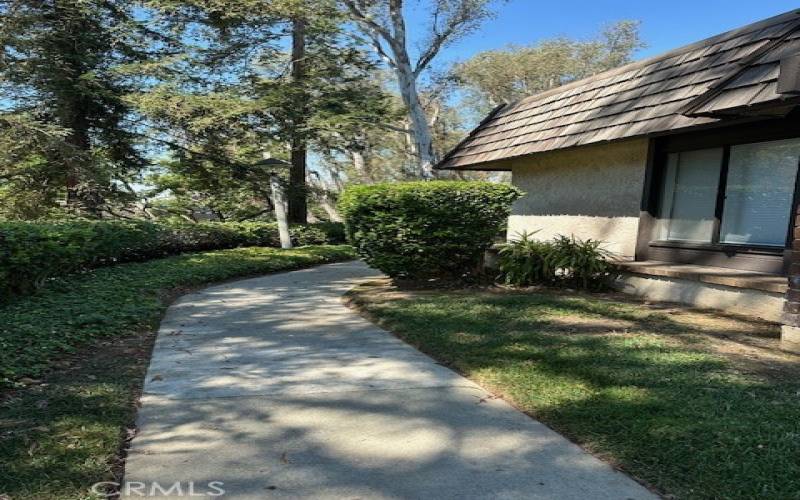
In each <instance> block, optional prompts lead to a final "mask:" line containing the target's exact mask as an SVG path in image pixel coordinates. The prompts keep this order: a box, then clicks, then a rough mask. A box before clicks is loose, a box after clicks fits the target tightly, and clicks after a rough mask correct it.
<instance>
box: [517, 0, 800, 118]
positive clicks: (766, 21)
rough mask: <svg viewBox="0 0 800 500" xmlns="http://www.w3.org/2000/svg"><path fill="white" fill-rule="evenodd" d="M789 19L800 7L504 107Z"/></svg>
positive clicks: (799, 16) (797, 16)
mask: <svg viewBox="0 0 800 500" xmlns="http://www.w3.org/2000/svg"><path fill="white" fill-rule="evenodd" d="M791 20H796V21H800V9H792V10H790V11H788V12H784V13H783V14H778V15H777V16H773V17H769V18H767V19H762V20H760V21H756V22H754V23H751V24H748V25H745V26H741V27H739V28H734V29H732V30H728V31H725V32H723V33H720V34H718V35H714V36H711V37H708V38H704V39H703V40H700V41H697V42H693V43H690V44H688V45H684V46H682V47H678V48H675V49H672V50H669V51H667V52H664V53H663V54H659V55H656V56H652V57H648V58H647V59H642V60H639V61H632V62H630V63H628V64H626V65H624V66H619V67H617V68H611V69H609V70H606V71H603V72H600V73H596V74H594V75H590V76H587V77H584V78H581V79H580V80H575V81H572V82H569V83H567V84H564V85H559V86H558V87H553V88H552V89H548V90H544V91H542V92H538V93H536V94H533V95H529V96H526V97H523V98H522V99H518V100H516V101H512V102H510V103H508V104H507V105H506V107H511V106H513V105H515V104H518V103H522V102H525V101H529V100H530V101H532V100H538V99H542V98H545V97H549V96H551V95H554V94H557V93H560V92H564V91H566V90H570V89H573V88H575V87H578V86H580V85H583V84H585V83H586V82H587V81H590V80H600V79H603V78H607V77H610V76H615V75H619V74H621V73H624V72H626V71H630V70H632V69H639V68H642V67H645V66H649V65H651V64H654V63H656V62H660V61H663V60H666V59H669V58H671V57H675V56H678V55H681V54H683V53H686V52H689V51H691V50H696V49H698V48H701V47H705V46H710V45H713V44H715V43H720V42H724V41H726V40H730V39H733V38H736V37H737V36H741V35H744V34H747V33H751V32H753V31H757V30H763V29H765V28H769V27H771V26H774V25H777V24H781V23H784V22H788V21H791Z"/></svg>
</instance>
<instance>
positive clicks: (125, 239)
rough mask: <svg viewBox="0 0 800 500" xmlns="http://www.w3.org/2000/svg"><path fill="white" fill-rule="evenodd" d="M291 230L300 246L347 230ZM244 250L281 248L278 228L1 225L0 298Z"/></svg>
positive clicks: (331, 239) (336, 238) (338, 239)
mask: <svg viewBox="0 0 800 500" xmlns="http://www.w3.org/2000/svg"><path fill="white" fill-rule="evenodd" d="M338 226H339V227H337V225H336V224H331V223H325V224H309V225H306V226H294V227H292V228H291V235H292V240H293V241H294V243H295V244H297V245H320V244H326V243H343V242H344V237H343V229H342V228H341V225H338ZM243 246H261V247H279V246H280V240H279V237H278V229H277V225H276V224H275V223H266V222H224V223H223V222H208V223H199V224H188V223H187V224H160V223H153V222H146V221H83V220H70V221H55V222H0V295H9V294H19V293H26V292H30V291H31V290H33V289H35V288H37V287H38V286H40V285H41V284H42V283H43V282H44V281H45V280H47V279H48V278H50V277H53V276H57V275H63V274H66V273H70V272H76V271H83V270H86V269H91V268H96V267H101V266H106V265H110V264H115V263H118V262H132V261H142V260H147V259H153V258H158V257H164V256H167V255H176V254H179V253H183V252H197V251H203V250H219V249H226V248H235V247H243Z"/></svg>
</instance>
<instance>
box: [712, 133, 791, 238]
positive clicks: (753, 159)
mask: <svg viewBox="0 0 800 500" xmlns="http://www.w3.org/2000/svg"><path fill="white" fill-rule="evenodd" d="M799 159H800V139H790V140H786V141H775V142H762V143H757V144H742V145H739V146H732V147H731V156H730V161H729V164H728V182H727V185H726V188H725V205H724V209H723V212H722V228H721V230H720V242H722V243H734V244H750V245H768V246H783V245H784V244H785V243H786V232H787V228H788V226H789V217H790V216H791V212H792V199H793V197H794V184H795V178H796V177H797V165H798V160H799Z"/></svg>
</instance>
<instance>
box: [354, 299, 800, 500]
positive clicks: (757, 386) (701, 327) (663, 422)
mask: <svg viewBox="0 0 800 500" xmlns="http://www.w3.org/2000/svg"><path fill="white" fill-rule="evenodd" d="M352 299H353V300H352V302H353V303H354V304H355V305H356V306H357V307H359V308H360V309H361V310H362V311H363V312H365V314H367V315H368V316H369V317H371V318H372V319H374V320H376V321H378V322H379V323H381V324H382V325H384V326H385V327H387V328H388V329H390V330H392V331H394V332H395V333H397V334H398V335H399V336H401V337H402V338H403V339H405V340H406V341H408V342H409V343H411V344H413V345H415V346H417V347H418V348H420V349H421V350H422V351H424V352H426V353H428V354H430V355H432V356H433V357H435V358H437V359H438V360H440V361H442V362H444V363H446V364H448V365H449V366H452V367H453V368H454V369H456V370H458V371H460V372H462V373H464V374H465V375H467V376H469V377H470V378H472V379H474V380H476V381H478V382H479V383H481V384H483V385H484V386H485V387H487V388H489V389H490V390H493V391H495V392H496V393H498V394H500V395H502V396H504V397H505V398H507V399H508V400H510V401H512V402H513V403H514V404H515V405H517V406H518V407H519V408H521V409H522V410H524V411H526V412H528V413H529V414H531V415H533V416H535V417H536V418H538V419H540V420H541V421H543V422H545V423H547V424H548V425H550V426H551V427H553V428H554V429H556V430H558V431H559V432H562V433H563V434H565V435H567V436H568V437H570V438H571V439H573V440H575V441H576V442H578V443H580V444H581V445H582V446H584V447H585V448H586V449H588V450H590V451H591V452H593V453H595V454H597V455H598V456H600V457H602V458H604V459H606V460H608V461H609V462H611V463H614V464H616V465H618V466H619V467H621V468H623V469H624V470H626V471H627V472H628V473H630V474H631V475H633V476H634V477H636V478H638V479H639V480H641V481H642V482H644V483H646V484H648V485H650V486H652V487H654V488H655V489H657V490H658V491H659V492H661V493H664V494H667V495H672V496H674V497H677V498H709V499H710V498H775V499H789V498H800V357H798V356H792V355H789V354H786V353H782V352H780V351H779V350H777V349H775V346H776V345H777V342H776V341H775V340H774V338H767V337H769V336H774V335H775V333H776V332H775V328H776V327H775V326H774V325H770V324H766V323H761V322H755V321H752V322H751V321H746V320H742V319H735V318H725V317H720V316H716V315H710V314H703V313H699V312H692V311H685V310H678V309H671V310H670V309H663V308H656V307H652V306H646V305H643V304H640V303H637V302H633V301H630V300H627V299H620V300H613V299H614V296H611V299H609V298H608V297H605V298H600V297H591V296H586V295H575V294H572V295H570V294H562V293H557V292H547V291H545V292H538V293H534V292H530V293H525V292H499V291H449V292H448V291H416V292H409V291H397V290H393V289H392V288H390V287H388V286H387V285H385V284H372V285H366V286H362V287H361V288H359V289H358V290H356V291H355V292H354V293H353V294H352Z"/></svg>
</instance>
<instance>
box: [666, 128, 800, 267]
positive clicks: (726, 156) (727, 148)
mask: <svg viewBox="0 0 800 500" xmlns="http://www.w3.org/2000/svg"><path fill="white" fill-rule="evenodd" d="M789 139H792V138H789ZM796 139H800V137H798V138H796ZM780 140H787V139H773V140H767V141H750V142H737V143H730V144H724V145H721V146H713V147H711V148H705V149H722V155H721V160H720V161H721V164H720V171H719V177H718V179H717V187H716V201H715V206H714V220H713V222H712V228H711V241H710V242H697V241H688V240H687V241H682V240H666V239H660V240H654V241H653V243H656V244H660V245H661V246H669V245H677V246H690V247H710V248H719V249H722V250H724V249H726V248H731V249H754V250H762V251H769V250H770V249H772V250H774V251H775V252H776V253H777V252H781V251H783V249H785V248H789V247H790V246H791V239H790V238H791V236H792V229H793V227H792V217H791V216H790V217H789V218H788V219H789V220H788V224H787V227H786V231H785V234H784V241H783V243H782V244H781V245H760V244H753V243H730V242H723V241H722V240H721V230H722V217H723V215H724V213H725V200H726V193H727V189H728V172H729V170H730V160H731V149H732V148H733V147H735V146H741V145H747V144H763V143H769V142H777V141H780ZM690 151H697V149H685V150H682V151H670V152H669V153H666V154H665V155H664V162H663V168H662V169H661V172H660V174H661V175H660V177H659V180H658V187H659V188H661V189H662V192H663V188H664V187H665V185H666V182H667V179H666V175H667V168H666V165H667V161H668V158H669V155H671V154H680V153H684V152H690ZM799 178H800V159H798V165H797V172H796V173H795V180H794V182H795V185H794V194H793V196H792V202H791V207H792V208H791V209H792V210H793V208H794V207H796V206H797V191H798V179H799ZM662 201H663V200H661V199H659V200H658V207H659V208H658V210H659V212H658V213H656V219H657V220H659V221H664V220H666V219H667V218H665V217H664V214H662V213H660V210H661V208H663V203H662Z"/></svg>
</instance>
